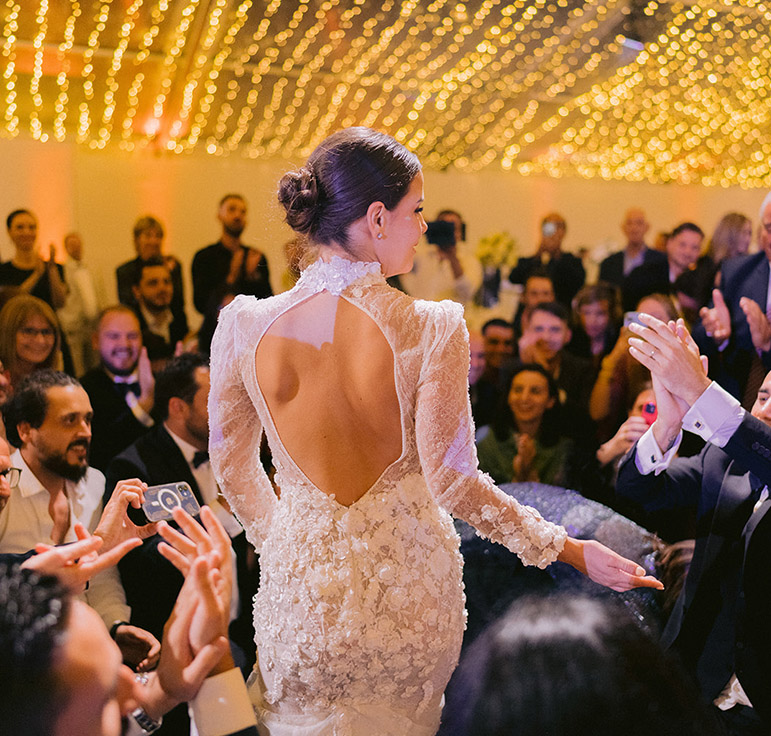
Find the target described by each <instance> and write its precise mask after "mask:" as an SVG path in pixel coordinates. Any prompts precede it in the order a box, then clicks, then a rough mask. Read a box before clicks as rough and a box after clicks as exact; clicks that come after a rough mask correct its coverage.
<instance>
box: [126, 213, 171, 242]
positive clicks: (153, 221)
mask: <svg viewBox="0 0 771 736" xmlns="http://www.w3.org/2000/svg"><path fill="white" fill-rule="evenodd" d="M146 230H157V231H158V232H159V233H160V234H161V237H163V236H164V230H163V225H162V224H161V221H160V220H159V219H158V218H157V217H153V216H152V215H143V216H142V217H140V218H139V219H138V220H137V221H136V222H135V223H134V230H133V232H134V240H136V239H137V238H138V237H139V236H140V235H141V234H142V233H143V232H145V231H146Z"/></svg>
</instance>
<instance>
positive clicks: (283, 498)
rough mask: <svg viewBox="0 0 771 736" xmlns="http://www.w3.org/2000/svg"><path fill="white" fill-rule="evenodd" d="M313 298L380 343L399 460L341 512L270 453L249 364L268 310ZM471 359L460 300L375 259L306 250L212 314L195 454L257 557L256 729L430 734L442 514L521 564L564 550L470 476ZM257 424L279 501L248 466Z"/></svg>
mask: <svg viewBox="0 0 771 736" xmlns="http://www.w3.org/2000/svg"><path fill="white" fill-rule="evenodd" d="M321 292H327V294H331V295H333V296H335V297H337V298H339V299H344V300H346V302H348V304H350V305H353V306H354V307H356V308H357V309H359V310H361V312H362V313H363V314H364V315H366V316H367V317H368V318H369V319H371V320H372V321H373V322H374V324H375V325H377V327H378V328H379V330H380V331H381V332H382V335H383V336H384V337H385V340H386V341H387V343H388V346H389V347H390V349H391V350H392V351H393V370H394V375H393V384H390V383H388V385H392V386H395V389H396V397H397V399H398V406H399V413H400V418H401V435H402V436H401V447H402V451H401V455H400V456H399V457H398V459H397V460H395V461H394V462H392V463H391V464H390V465H388V467H386V468H385V470H384V471H383V472H382V474H381V475H380V477H379V478H378V479H377V481H376V482H375V483H374V484H373V485H372V486H371V487H370V488H369V489H368V490H367V491H366V493H364V494H363V495H362V496H361V497H360V498H359V499H358V500H357V501H355V502H354V503H352V504H350V505H347V506H346V505H342V504H340V503H339V502H338V501H337V500H336V499H335V495H334V494H332V493H329V492H328V491H327V492H324V491H322V490H320V489H319V488H318V487H316V486H315V485H314V484H313V483H312V482H311V481H310V480H309V478H308V477H307V476H306V474H305V473H304V472H303V470H302V468H303V467H304V462H305V460H306V458H301V457H292V456H291V455H290V454H289V453H288V452H287V450H286V449H285V447H284V444H283V443H282V439H281V437H280V436H279V433H278V431H277V429H276V426H275V424H274V421H273V417H272V415H271V411H270V409H269V407H268V403H267V401H266V398H265V396H264V395H263V393H262V391H261V388H260V385H259V383H258V379H257V375H258V372H257V367H256V365H255V356H256V353H257V349H258V346H259V344H260V342H261V340H262V339H263V337H264V336H265V335H266V334H269V331H270V329H271V326H272V325H274V324H275V322H276V320H277V319H279V318H280V317H281V316H282V315H284V314H287V313H288V312H289V310H292V309H293V308H295V307H297V306H298V305H301V304H303V303H305V302H307V300H309V299H311V298H312V297H313V296H314V295H317V294H320V293H321ZM361 349H362V350H365V351H366V345H363V346H362V348H361ZM468 366H469V347H468V333H467V330H466V326H465V323H464V321H463V313H462V308H461V306H460V305H458V304H456V303H453V302H446V301H445V302H425V301H420V300H415V299H413V298H411V297H409V296H407V295H405V294H403V293H402V292H400V291H398V290H396V289H393V288H391V287H390V286H388V285H387V284H386V282H385V279H384V277H383V274H382V273H381V270H380V264H378V263H364V262H360V261H348V260H344V259H341V258H337V257H333V258H332V259H331V260H330V261H329V262H326V261H322V260H319V261H317V262H316V263H314V264H313V265H312V266H310V267H309V268H308V269H306V270H305V271H304V272H303V274H302V276H301V278H300V280H299V281H298V283H297V284H296V286H295V287H294V288H293V289H291V290H290V291H288V292H285V293H283V294H279V295H278V296H274V297H271V298H269V299H263V300H257V299H255V298H253V297H243V296H239V297H237V298H236V299H235V300H234V301H233V303H232V304H230V305H229V306H228V307H226V308H225V309H224V310H223V311H222V313H221V315H220V320H219V325H218V327H217V331H216V334H215V337H214V341H213V344H212V353H211V393H210V399H209V415H210V426H211V440H210V450H211V460H212V464H213V467H214V471H215V474H216V477H217V480H218V482H219V484H220V487H221V489H222V491H223V493H224V495H225V497H226V498H227V499H228V501H229V503H230V505H231V507H232V509H233V511H234V512H235V513H236V514H237V516H238V518H239V519H240V521H241V523H242V524H243V526H244V528H245V530H246V533H247V536H248V538H249V539H250V540H251V542H252V544H253V545H254V547H255V549H256V550H257V552H258V553H259V554H260V568H261V581H260V589H259V592H258V594H257V596H256V599H255V608H254V622H255V630H256V632H257V633H256V637H255V639H256V645H257V655H258V664H257V666H256V668H255V673H254V674H253V676H252V678H251V680H250V692H251V694H252V698H253V702H254V704H255V708H256V709H257V712H258V717H259V721H260V730H261V733H269V734H271V736H284V735H287V736H288V735H289V734H292V735H299V734H303V736H317V735H318V736H320V735H322V734H336V735H339V736H355V735H359V734H366V736H375V735H377V736H388V735H390V734H393V736H397V735H398V736H431V735H432V734H434V733H435V732H436V729H437V728H438V724H439V716H440V712H441V706H442V695H443V691H444V688H445V685H446V684H447V681H448V679H449V677H450V674H451V673H452V670H453V668H454V667H455V665H456V663H457V659H458V655H459V652H460V645H461V639H462V635H463V629H464V620H465V612H464V596H463V583H462V577H461V568H462V560H461V556H460V553H459V549H458V547H459V540H458V536H457V534H456V532H455V530H454V527H453V523H452V520H451V518H450V514H453V515H455V516H457V517H459V518H462V519H464V520H466V521H468V522H469V523H471V524H472V525H473V526H474V527H476V528H477V530H478V531H479V533H480V534H482V535H484V536H486V537H489V538H491V539H493V540H494V541H497V542H500V543H501V544H504V545H505V546H506V547H508V549H510V550H511V551H512V552H515V553H516V554H517V555H519V557H520V558H521V559H522V561H523V562H524V563H525V564H529V565H538V566H539V567H544V566H546V565H548V564H549V563H550V562H552V561H553V560H554V559H555V558H556V557H557V555H558V554H559V552H560V551H561V550H562V547H563V545H564V542H565V538H566V533H565V530H564V529H563V528H562V527H559V526H556V525H554V524H551V523H549V522H547V521H545V520H544V519H542V517H541V516H540V514H539V513H538V512H537V511H535V510H534V509H532V508H529V507H526V506H522V505H520V504H519V503H517V501H516V500H514V499H513V498H511V497H509V496H507V495H505V494H504V493H502V492H500V491H499V490H498V489H497V488H496V487H495V485H494V484H493V482H492V481H491V480H490V478H489V477H487V476H486V475H484V474H483V473H481V472H480V471H479V470H478V468H477V458H476V450H475V446H474V427H473V422H472V419H471V411H470V406H469V399H468V378H467V377H468ZM388 378H389V380H390V378H391V377H390V376H389V377H388ZM384 383H387V382H384ZM263 433H265V435H266V436H267V439H268V443H269V445H270V447H271V450H272V454H273V463H274V465H275V468H276V474H275V478H274V480H275V484H276V486H277V487H278V488H279V493H277V492H276V491H275V490H274V487H273V485H272V484H271V481H270V480H269V478H268V476H267V475H266V473H265V471H264V469H263V466H262V464H261V462H260V442H261V438H262V435H263Z"/></svg>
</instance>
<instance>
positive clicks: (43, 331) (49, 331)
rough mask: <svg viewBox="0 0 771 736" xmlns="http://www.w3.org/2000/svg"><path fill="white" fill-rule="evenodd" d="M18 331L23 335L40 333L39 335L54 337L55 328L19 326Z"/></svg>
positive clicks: (30, 335) (32, 335) (29, 335)
mask: <svg viewBox="0 0 771 736" xmlns="http://www.w3.org/2000/svg"><path fill="white" fill-rule="evenodd" d="M19 332H21V334H22V335H24V337H37V336H38V335H40V336H41V337H56V330H54V328H53V327H42V328H40V329H39V328H37V327H20V328H19Z"/></svg>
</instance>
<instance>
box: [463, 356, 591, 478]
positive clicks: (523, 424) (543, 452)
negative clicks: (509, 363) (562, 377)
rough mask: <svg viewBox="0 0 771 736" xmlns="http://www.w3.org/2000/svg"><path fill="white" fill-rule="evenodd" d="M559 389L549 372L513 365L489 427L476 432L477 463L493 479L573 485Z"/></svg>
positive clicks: (571, 447) (571, 449) (533, 366)
mask: <svg viewBox="0 0 771 736" xmlns="http://www.w3.org/2000/svg"><path fill="white" fill-rule="evenodd" d="M559 405H560V402H559V391H558V389H557V384H556V383H555V381H554V379H553V377H552V376H551V375H550V374H549V372H548V371H547V370H546V369H545V368H544V367H543V366H541V365H538V364H535V363H530V364H527V363H526V364H524V365H520V366H519V367H518V368H516V369H515V371H514V374H513V376H512V379H511V385H510V388H509V391H508V396H507V400H506V402H505V403H502V404H501V405H500V406H499V408H498V412H497V413H496V416H495V418H494V419H493V422H492V423H491V425H490V426H487V427H481V428H480V429H479V430H477V435H476V443H477V454H478V457H479V467H480V468H481V469H482V470H483V471H484V472H486V473H489V474H490V477H491V478H492V479H493V480H494V481H495V482H496V483H511V482H515V483H520V482H524V481H535V482H540V483H548V484H550V485H557V486H563V487H565V488H574V487H575V485H576V484H575V479H574V478H573V477H571V471H572V467H571V463H572V461H573V457H572V456H573V454H574V450H575V447H574V443H573V440H572V439H571V438H570V437H568V436H566V435H563V434H562V431H561V430H562V427H561V420H560V412H559Z"/></svg>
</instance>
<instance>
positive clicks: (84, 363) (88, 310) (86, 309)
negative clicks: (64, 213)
mask: <svg viewBox="0 0 771 736" xmlns="http://www.w3.org/2000/svg"><path fill="white" fill-rule="evenodd" d="M64 248H65V250H66V251H67V255H68V256H69V258H68V259H67V262H66V263H65V264H64V276H65V278H66V280H67V287H68V293H67V300H66V302H65V303H64V306H63V307H62V308H61V309H59V310H58V311H57V312H56V315H57V317H58V318H59V323H60V324H61V326H62V330H63V332H64V336H65V339H66V340H67V344H68V345H69V346H70V352H71V354H72V367H73V372H74V374H75V375H76V376H82V375H83V374H84V373H85V372H86V371H87V370H88V369H89V368H91V367H93V364H94V361H95V358H94V350H93V346H92V338H93V334H94V329H95V328H96V319H97V317H98V316H99V309H100V295H99V291H100V289H99V288H98V284H97V278H96V276H95V274H94V273H93V271H92V270H91V268H90V267H89V266H88V264H87V263H86V262H85V260H84V259H83V239H82V238H81V237H80V234H79V233H68V234H67V235H65V236H64Z"/></svg>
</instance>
